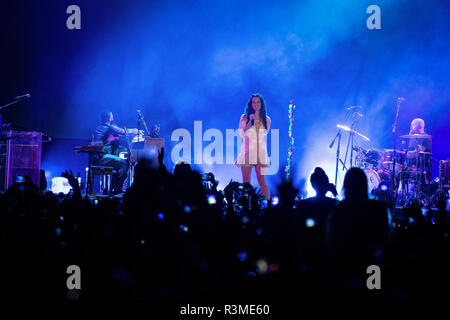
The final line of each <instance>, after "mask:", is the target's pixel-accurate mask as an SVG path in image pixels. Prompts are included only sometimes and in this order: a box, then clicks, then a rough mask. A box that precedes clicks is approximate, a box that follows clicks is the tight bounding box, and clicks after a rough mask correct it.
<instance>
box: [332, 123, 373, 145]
mask: <svg viewBox="0 0 450 320" xmlns="http://www.w3.org/2000/svg"><path fill="white" fill-rule="evenodd" d="M336 127H338V128H339V129H342V130H344V131H349V132H351V133H354V134H356V135H358V136H359V137H361V138H363V139H364V140H367V141H370V139H369V138H367V137H366V136H365V135H363V134H361V133H359V132H358V131H356V130H353V129H351V128H349V127H347V126H344V125H342V124H338V125H336Z"/></svg>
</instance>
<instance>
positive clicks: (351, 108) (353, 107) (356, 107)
mask: <svg viewBox="0 0 450 320" xmlns="http://www.w3.org/2000/svg"><path fill="white" fill-rule="evenodd" d="M361 108H362V107H361V106H351V107H348V108H346V109H345V110H353V109H361Z"/></svg>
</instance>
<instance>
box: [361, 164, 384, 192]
mask: <svg viewBox="0 0 450 320" xmlns="http://www.w3.org/2000/svg"><path fill="white" fill-rule="evenodd" d="M364 172H365V174H366V176H367V184H368V185H369V192H372V190H373V189H376V188H378V186H379V185H380V183H381V179H380V176H379V175H378V173H377V172H376V171H374V170H372V169H364Z"/></svg>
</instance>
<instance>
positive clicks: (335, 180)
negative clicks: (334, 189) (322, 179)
mask: <svg viewBox="0 0 450 320" xmlns="http://www.w3.org/2000/svg"><path fill="white" fill-rule="evenodd" d="M351 113H352V111H351V110H348V113H347V115H346V116H345V120H344V122H343V123H344V124H345V123H346V122H347V120H348V118H349V117H350V114H351ZM341 136H342V129H341V128H339V130H338V132H337V134H336V136H335V137H334V138H333V141H331V144H330V146H329V148H330V149H331V148H333V145H334V142H335V141H336V139H338V144H337V149H336V171H335V175H334V185H335V186H337V177H338V173H339V162H341V163H342V165H343V166H344V168H345V163H343V162H342V160H341V159H340V152H341Z"/></svg>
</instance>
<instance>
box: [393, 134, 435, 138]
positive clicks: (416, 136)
mask: <svg viewBox="0 0 450 320" xmlns="http://www.w3.org/2000/svg"><path fill="white" fill-rule="evenodd" d="M400 138H403V139H428V138H431V136H430V135H429V134H426V133H423V134H418V133H415V134H404V135H402V136H400Z"/></svg>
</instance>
